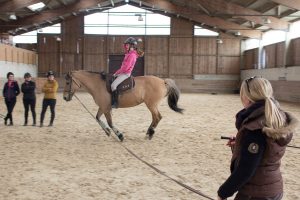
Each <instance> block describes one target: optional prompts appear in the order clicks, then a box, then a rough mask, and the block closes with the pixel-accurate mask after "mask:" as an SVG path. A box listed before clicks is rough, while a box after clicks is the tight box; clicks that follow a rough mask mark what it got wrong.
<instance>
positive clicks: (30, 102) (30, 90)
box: [21, 72, 36, 126]
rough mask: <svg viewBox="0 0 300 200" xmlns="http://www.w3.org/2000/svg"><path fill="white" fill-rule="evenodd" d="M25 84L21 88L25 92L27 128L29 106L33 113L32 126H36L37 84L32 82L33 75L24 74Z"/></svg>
mask: <svg viewBox="0 0 300 200" xmlns="http://www.w3.org/2000/svg"><path fill="white" fill-rule="evenodd" d="M24 79H25V81H24V83H23V84H22V86H21V91H22V92H23V94H24V95H23V104H24V109H25V115H24V117H25V121H24V126H27V123H28V111H29V106H30V110H31V113H32V119H33V124H32V126H35V125H36V113H35V104H36V97H35V82H33V81H32V80H31V74H30V73H28V72H27V73H25V74H24Z"/></svg>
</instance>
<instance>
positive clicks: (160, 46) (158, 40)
mask: <svg viewBox="0 0 300 200" xmlns="http://www.w3.org/2000/svg"><path fill="white" fill-rule="evenodd" d="M145 46H146V47H147V55H153V54H154V55H159V54H168V49H169V37H160V36H157V37H156V36H155V37H154V36H153V37H147V38H146V40H145Z"/></svg>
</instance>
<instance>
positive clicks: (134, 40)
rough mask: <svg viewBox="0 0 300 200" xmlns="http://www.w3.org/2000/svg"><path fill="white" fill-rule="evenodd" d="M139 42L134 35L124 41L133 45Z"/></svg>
mask: <svg viewBox="0 0 300 200" xmlns="http://www.w3.org/2000/svg"><path fill="white" fill-rule="evenodd" d="M137 43H138V41H137V40H136V39H135V38H133V37H129V38H127V39H126V40H125V41H124V44H130V45H133V46H136V45H137Z"/></svg>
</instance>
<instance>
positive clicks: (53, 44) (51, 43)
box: [37, 34, 60, 53]
mask: <svg viewBox="0 0 300 200" xmlns="http://www.w3.org/2000/svg"><path fill="white" fill-rule="evenodd" d="M57 37H60V36H59V35H56V34H38V37H37V40H38V42H37V44H38V46H37V48H38V52H39V53H47V52H48V53H55V52H57V50H58V48H59V45H60V42H58V41H57V40H56V38H57Z"/></svg>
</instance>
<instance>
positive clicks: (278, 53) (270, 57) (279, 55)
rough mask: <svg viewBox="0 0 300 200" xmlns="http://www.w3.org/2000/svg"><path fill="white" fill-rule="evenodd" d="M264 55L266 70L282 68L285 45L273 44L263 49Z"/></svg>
mask: <svg viewBox="0 0 300 200" xmlns="http://www.w3.org/2000/svg"><path fill="white" fill-rule="evenodd" d="M264 50H265V55H266V68H274V67H283V66H284V60H283V59H284V56H285V43H284V42H280V43H275V44H271V45H267V46H265V47H264Z"/></svg>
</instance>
